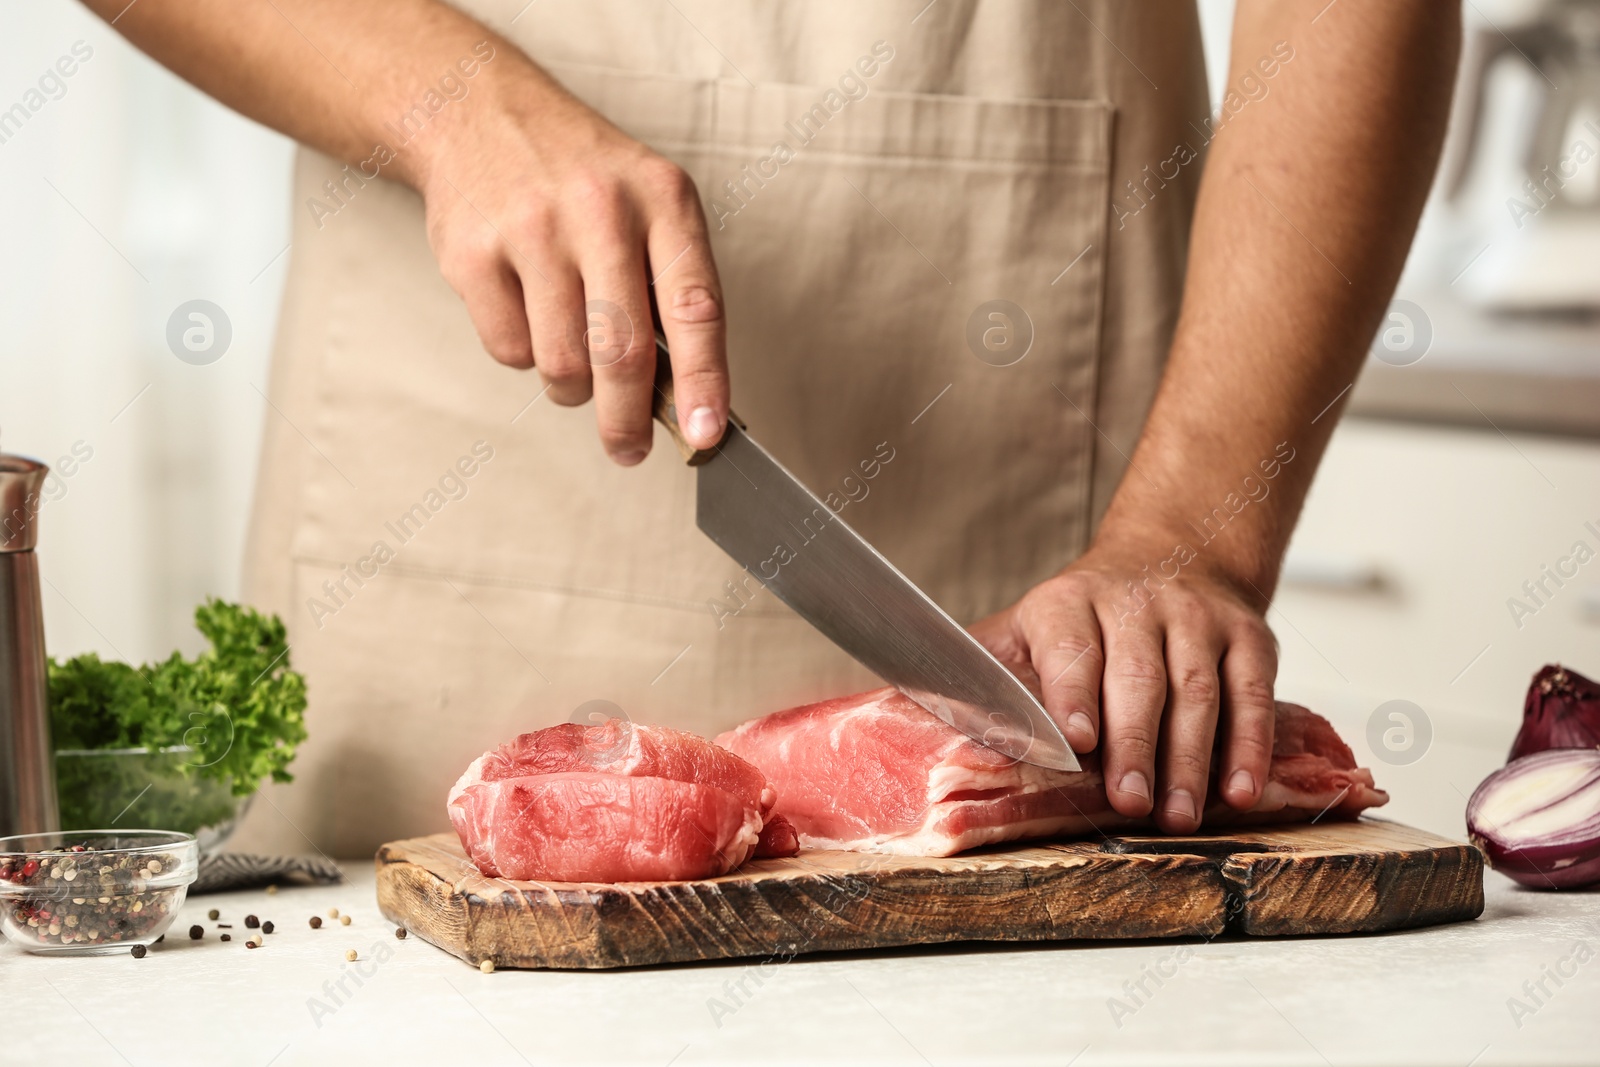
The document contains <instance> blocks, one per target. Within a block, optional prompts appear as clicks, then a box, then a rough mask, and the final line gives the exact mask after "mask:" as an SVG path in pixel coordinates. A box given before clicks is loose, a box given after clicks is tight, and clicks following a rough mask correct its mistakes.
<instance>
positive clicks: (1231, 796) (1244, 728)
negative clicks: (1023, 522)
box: [972, 542, 1278, 833]
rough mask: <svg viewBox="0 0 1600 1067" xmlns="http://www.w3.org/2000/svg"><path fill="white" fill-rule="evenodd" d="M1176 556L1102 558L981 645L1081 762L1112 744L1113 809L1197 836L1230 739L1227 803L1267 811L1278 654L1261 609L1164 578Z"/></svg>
mask: <svg viewBox="0 0 1600 1067" xmlns="http://www.w3.org/2000/svg"><path fill="white" fill-rule="evenodd" d="M1171 555H1172V545H1171V544H1164V545H1162V546H1161V547H1159V548H1157V547H1155V546H1154V545H1152V547H1151V548H1150V550H1149V551H1148V552H1143V553H1141V552H1139V551H1137V550H1135V549H1133V548H1132V547H1131V546H1130V545H1128V544H1127V543H1126V542H1123V543H1121V544H1120V545H1119V548H1117V549H1115V550H1112V549H1107V548H1094V549H1091V550H1090V551H1089V552H1087V553H1085V554H1084V555H1083V556H1082V557H1080V558H1079V559H1078V560H1077V561H1076V562H1074V563H1073V564H1072V565H1071V566H1069V567H1068V568H1067V569H1066V570H1064V571H1062V572H1061V573H1060V574H1058V575H1056V576H1055V577H1054V578H1051V579H1049V580H1048V581H1045V582H1042V583H1040V584H1039V585H1037V586H1035V587H1034V588H1033V589H1031V590H1030V591H1029V592H1028V593H1027V595H1026V596H1024V597H1023V598H1022V599H1021V600H1019V601H1017V602H1016V603H1015V604H1013V605H1012V606H1011V607H1009V608H1006V609H1005V610H1004V611H1001V612H998V613H996V614H994V615H991V616H989V617H988V618H987V619H984V620H983V621H981V622H979V623H978V624H976V625H975V626H973V627H972V632H973V634H974V635H976V636H977V638H978V639H979V640H980V641H982V642H983V643H984V644H985V645H986V646H987V647H988V648H989V650H990V651H991V652H993V653H994V654H995V656H996V657H997V658H998V659H999V660H1000V661H1001V662H1002V663H1004V664H1006V665H1007V666H1008V667H1010V668H1011V669H1012V670H1013V671H1015V672H1016V673H1017V674H1018V676H1019V677H1021V678H1023V679H1024V680H1025V681H1027V682H1028V683H1029V685H1030V686H1031V687H1033V688H1034V689H1035V690H1036V691H1038V692H1040V693H1042V696H1043V699H1044V706H1045V710H1047V711H1048V712H1049V713H1050V717H1051V718H1052V719H1054V720H1055V721H1056V722H1057V723H1058V724H1060V725H1061V727H1062V730H1063V732H1064V733H1065V734H1066V735H1067V742H1068V743H1069V744H1071V745H1072V748H1073V750H1074V751H1077V752H1089V751H1092V750H1093V749H1094V748H1095V747H1096V746H1097V745H1098V744H1099V742H1100V739H1101V737H1102V736H1103V737H1104V739H1105V745H1104V747H1103V758H1102V764H1101V768H1102V772H1103V773H1104V776H1105V781H1106V795H1107V797H1108V798H1109V799H1110V801H1111V806H1112V807H1114V808H1115V809H1116V810H1117V811H1119V812H1121V813H1122V814H1123V815H1128V816H1134V817H1138V816H1143V815H1148V814H1150V813H1151V811H1152V810H1154V812H1155V818H1156V824H1157V825H1158V826H1159V827H1160V828H1161V829H1162V830H1163V831H1165V832H1167V833H1189V832H1191V831H1193V830H1194V829H1195V828H1196V827H1197V826H1199V825H1200V813H1201V812H1202V811H1204V810H1205V805H1206V783H1207V779H1208V778H1209V776H1210V769H1211V753H1212V743H1213V740H1214V738H1215V737H1216V735H1217V732H1218V727H1219V725H1220V726H1221V730H1222V735H1223V737H1224V739H1225V743H1224V746H1223V750H1222V754H1221V764H1220V766H1219V769H1218V781H1219V782H1220V783H1222V785H1221V789H1222V798H1223V799H1224V800H1225V801H1226V802H1227V803H1228V804H1229V805H1230V806H1232V807H1234V808H1238V809H1241V810H1244V809H1248V808H1249V807H1250V806H1251V805H1253V804H1254V803H1255V802H1256V801H1257V800H1258V799H1260V796H1261V789H1262V786H1263V785H1264V784H1265V783H1266V780H1267V765H1268V763H1269V762H1270V760H1271V758H1272V727H1273V698H1272V683H1273V680H1274V678H1275V677H1276V675H1277V670H1278V653H1277V646H1276V644H1275V642H1274V640H1273V637H1272V632H1271V631H1270V630H1268V629H1267V625H1266V623H1265V622H1264V621H1263V620H1262V617H1261V611H1260V607H1259V605H1258V604H1256V603H1254V602H1253V600H1254V599H1255V598H1251V599H1249V600H1247V599H1246V598H1245V597H1244V596H1241V595H1240V593H1239V592H1238V591H1237V590H1236V589H1235V588H1234V587H1233V586H1232V584H1231V583H1230V582H1228V581H1227V580H1226V579H1225V578H1223V577H1222V576H1220V575H1217V574H1213V573H1209V572H1207V571H1206V570H1205V569H1204V568H1203V567H1202V565H1201V561H1199V560H1197V561H1196V562H1194V563H1192V564H1190V565H1189V566H1187V567H1183V568H1180V569H1178V571H1177V577H1175V578H1172V579H1164V578H1161V577H1159V576H1156V577H1152V576H1153V575H1155V574H1156V572H1157V569H1158V566H1159V564H1160V563H1161V562H1162V561H1163V560H1167V559H1170V557H1171ZM1147 568H1148V569H1147Z"/></svg>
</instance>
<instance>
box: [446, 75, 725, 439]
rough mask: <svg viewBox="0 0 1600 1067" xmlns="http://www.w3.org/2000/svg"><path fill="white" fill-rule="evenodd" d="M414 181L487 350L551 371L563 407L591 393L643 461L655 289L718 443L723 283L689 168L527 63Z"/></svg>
mask: <svg viewBox="0 0 1600 1067" xmlns="http://www.w3.org/2000/svg"><path fill="white" fill-rule="evenodd" d="M506 62H508V63H516V62H517V61H516V60H515V59H508V60H507V61H506ZM415 178H416V184H417V185H418V187H419V188H420V189H421V190H422V193H423V197H424V200H425V202H426V204H427V214H428V238H429V240H430V242H431V243H432V246H433V249H434V253H435V254H436V255H437V256H438V259H439V266H440V268H441V270H442V271H443V272H444V276H445V279H446V280H447V281H449V282H450V284H451V285H452V286H454V287H455V290H456V291H457V292H458V293H460V294H461V298H462V299H463V300H464V301H465V302H466V305H467V310H468V311H469V312H470V313H471V315H472V321H473V323H474V324H475V325H476V326H477V328H478V335H479V337H480V338H482V340H483V346H484V348H486V349H487V350H488V351H489V354H490V355H492V356H494V358H495V359H497V360H499V361H500V362H502V363H505V364H508V365H510V366H513V367H538V369H539V373H540V375H541V376H542V377H543V378H544V380H545V381H546V383H547V384H548V387H549V392H550V398H551V399H552V400H554V401H555V402H556V403H558V404H569V405H575V404H582V403H584V402H586V401H587V400H588V399H589V397H590V396H591V395H592V396H593V397H594V400H595V409H596V410H595V415H596V419H597V421H598V423H599V430H600V440H601V442H602V444H604V446H605V449H606V451H607V453H609V454H610V456H611V458H612V459H614V460H615V461H616V462H618V463H621V464H623V465H624V466H631V465H633V464H635V463H638V462H639V461H640V460H642V459H644V457H645V455H646V454H647V453H648V452H649V451H650V441H651V426H650V412H651V403H652V400H653V399H654V381H655V363H656V347H655V330H654V326H653V325H652V321H651V300H652V295H653V296H654V300H655V302H656V304H657V306H658V307H659V310H660V315H661V324H662V328H663V331H664V332H665V333H666V336H667V343H668V345H669V346H670V347H671V349H672V366H673V375H674V388H675V392H676V396H677V407H678V410H679V413H680V415H679V418H680V421H681V425H682V429H683V432H684V435H685V436H686V437H688V439H689V440H690V442H691V443H693V444H695V445H696V446H698V447H702V448H709V447H711V446H712V445H715V444H716V443H717V441H718V440H720V439H721V437H722V430H723V425H724V423H725V421H726V419H727V417H728V368H727V362H726V357H725V354H724V329H723V314H722V289H721V286H720V285H719V283H718V281H717V268H716V265H715V264H714V263H713V262H712V257H711V243H710V239H709V237H708V235H707V232H706V221H705V215H704V214H703V212H702V211H701V207H700V199H699V196H698V194H697V193H696V192H695V187H694V182H693V181H692V180H690V178H689V176H688V175H687V174H685V173H684V172H683V170H682V169H681V168H679V167H678V166H677V165H676V164H674V163H672V162H670V161H669V160H667V159H665V158H663V157H662V156H660V155H657V154H656V153H655V152H653V151H651V150H650V149H648V148H646V147H645V146H644V145H642V144H640V143H639V142H637V141H635V140H633V139H632V138H630V137H628V136H626V135H625V134H623V133H622V132H621V131H620V130H618V129H617V128H616V127H614V126H612V125H611V123H610V122H608V121H606V119H604V118H603V117H601V116H600V115H599V114H597V113H596V112H594V111H593V110H592V109H590V108H589V107H588V106H587V105H585V104H584V103H582V102H581V101H579V100H577V99H575V98H573V97H572V96H571V95H569V94H568V93H567V92H566V91H565V90H563V89H562V88H561V87H560V86H559V85H557V84H555V83H554V82H553V81H552V80H551V79H550V78H549V77H548V76H546V75H545V74H544V73H543V72H541V71H539V70H538V69H537V68H535V67H533V66H532V65H531V64H527V63H523V64H522V69H521V70H520V73H519V74H518V75H517V78H516V80H515V82H514V83H513V84H512V85H511V86H510V87H509V88H508V87H506V86H504V85H501V86H499V87H497V91H496V92H495V93H494V94H493V95H492V97H491V98H489V99H486V100H483V101H480V102H479V103H478V108H477V110H476V111H474V112H471V113H470V114H469V115H467V116H464V118H463V121H462V122H461V123H459V124H458V125H457V126H455V127H453V128H450V129H448V130H445V131H443V132H442V134H441V136H440V138H439V139H438V140H437V141H436V142H434V143H433V144H432V145H431V146H430V148H429V151H428V155H427V157H426V161H425V162H424V163H423V165H421V166H419V167H418V168H417V170H416V172H415ZM652 279H654V280H653V281H652Z"/></svg>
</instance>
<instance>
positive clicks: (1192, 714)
mask: <svg viewBox="0 0 1600 1067" xmlns="http://www.w3.org/2000/svg"><path fill="white" fill-rule="evenodd" d="M1166 652H1167V670H1168V675H1169V685H1168V693H1167V713H1166V717H1165V719H1164V720H1163V723H1162V730H1161V749H1160V758H1159V762H1160V771H1159V778H1158V781H1159V782H1160V787H1161V797H1160V800H1159V802H1158V803H1157V805H1156V825H1157V826H1158V827H1160V828H1161V830H1162V831H1163V832H1165V833H1169V834H1187V833H1190V832H1192V831H1193V830H1195V829H1196V828H1197V827H1198V826H1199V825H1200V815H1201V813H1202V812H1203V811H1205V806H1206V779H1207V778H1209V777H1210V773H1211V746H1212V743H1213V742H1214V741H1215V739H1216V732H1217V710H1218V706H1219V704H1220V701H1221V683H1220V682H1219V681H1218V679H1217V661H1218V659H1219V658H1220V657H1221V655H1222V648H1221V641H1220V639H1219V638H1217V637H1216V636H1214V634H1213V633H1212V632H1210V630H1209V628H1208V627H1206V626H1204V625H1203V624H1202V625H1200V626H1195V625H1194V623H1193V622H1189V623H1183V622H1176V623H1174V624H1171V625H1170V627H1169V629H1168V631H1167V641H1166Z"/></svg>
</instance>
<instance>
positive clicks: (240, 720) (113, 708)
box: [49, 599, 306, 796]
mask: <svg viewBox="0 0 1600 1067" xmlns="http://www.w3.org/2000/svg"><path fill="white" fill-rule="evenodd" d="M194 622H195V627H196V628H197V629H198V630H199V631H200V632H201V633H202V634H204V635H205V637H206V639H207V640H209V641H210V642H211V647H210V649H208V650H207V651H205V652H202V653H201V654H200V655H199V656H197V657H195V658H194V659H192V660H190V659H185V658H184V656H183V654H182V653H180V652H174V653H173V654H172V655H171V657H169V658H168V659H166V660H163V661H161V662H158V663H149V664H146V665H144V666H142V667H137V668H135V667H130V666H129V665H128V664H126V663H108V662H105V661H103V660H101V659H100V657H99V656H97V655H95V654H94V653H92V652H91V653H87V654H85V655H82V656H76V657H74V658H72V659H69V660H67V661H66V662H65V663H58V662H57V661H56V660H55V659H53V658H52V659H51V660H50V664H49V678H50V728H51V732H52V736H53V739H54V742H55V747H56V748H57V749H58V750H60V749H73V748H151V749H159V748H167V747H169V746H173V745H187V746H189V747H190V748H191V749H192V750H193V751H192V752H191V753H189V754H188V755H186V756H185V758H184V760H183V764H184V767H185V768H186V770H185V773H190V774H195V775H199V776H202V777H207V778H213V779H217V780H219V781H220V780H224V779H226V780H229V781H231V782H232V790H233V793H234V795H236V796H244V795H245V794H248V793H252V792H254V791H255V789H256V787H257V786H258V785H260V784H261V783H262V782H264V781H266V780H267V779H268V778H270V779H272V780H273V781H275V782H288V781H292V780H293V778H292V776H291V775H290V774H289V771H288V769H287V768H288V766H289V762H290V761H291V760H293V759H294V752H295V746H296V745H298V744H299V743H300V742H302V741H304V740H305V739H306V727H305V709H306V683H305V678H304V677H302V676H301V675H300V674H298V673H296V672H295V671H293V670H291V669H290V667H289V645H288V641H287V636H286V635H287V631H286V629H285V627H284V625H283V621H282V620H281V619H279V618H278V617H277V616H276V615H273V616H270V617H268V616H263V615H261V614H260V613H259V612H257V611H255V610H254V609H253V608H248V607H244V606H242V605H238V604H229V603H226V602H224V601H221V600H216V599H208V600H207V601H206V602H205V603H204V604H201V605H200V606H199V607H197V608H196V609H195V612H194Z"/></svg>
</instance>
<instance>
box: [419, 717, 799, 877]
mask: <svg viewBox="0 0 1600 1067" xmlns="http://www.w3.org/2000/svg"><path fill="white" fill-rule="evenodd" d="M775 799H776V794H775V793H774V791H773V789H772V787H771V786H770V785H769V784H768V783H767V781H766V778H765V776H763V775H762V773H761V772H760V771H759V770H757V769H756V768H755V767H754V766H752V765H751V764H749V763H748V762H746V761H745V760H743V759H741V758H740V757H738V756H736V755H734V754H733V753H732V752H729V751H728V750H727V749H724V748H719V747H718V746H716V745H714V744H712V743H711V742H709V741H707V740H706V739H705V738H703V737H700V736H698V735H696V734H691V733H685V732H684V731H681V730H673V729H669V728H668V727H664V726H645V725H639V724H636V723H631V722H628V721H626V720H623V719H609V720H607V721H606V722H603V723H601V724H599V725H597V726H587V727H586V726H581V725H579V724H577V723H563V724H561V725H559V726H552V727H549V728H547V729H544V730H536V731H533V732H532V733H526V734H522V735H520V736H518V737H515V738H512V739H511V740H510V741H507V742H506V743H505V744H503V745H500V746H499V747H498V748H494V749H491V750H490V751H488V752H485V753H484V754H483V755H482V756H479V757H478V758H477V759H475V760H473V761H472V763H471V764H470V765H469V766H468V767H467V770H466V772H465V773H464V774H463V775H462V776H461V778H460V780H459V781H457V782H456V784H455V787H454V788H453V789H451V791H450V797H449V802H448V807H449V812H450V821H451V822H452V823H453V824H454V826H455V828H456V833H457V835H458V836H459V837H460V838H461V844H462V847H463V848H464V849H466V851H467V855H468V856H470V857H471V858H472V861H473V863H475V864H476V865H477V866H478V869H479V870H481V871H482V872H483V873H484V874H487V875H489V876H490V877H504V878H515V879H539V880H547V881H559V882H618V881H676V880H683V879H692V878H708V877H713V876H715V875H719V874H726V873H727V872H728V871H730V870H732V869H734V868H735V867H737V866H739V865H740V864H741V863H743V862H744V861H745V860H747V859H749V858H750V856H751V855H752V854H754V853H756V852H757V851H758V850H759V851H760V853H761V854H767V855H792V854H793V852H794V851H795V850H796V849H798V847H799V844H798V841H797V839H796V837H795V834H794V830H793V827H792V826H789V824H788V822H787V821H786V820H783V819H781V818H776V817H772V808H773V803H774V801H775ZM764 831H765V832H764Z"/></svg>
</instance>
